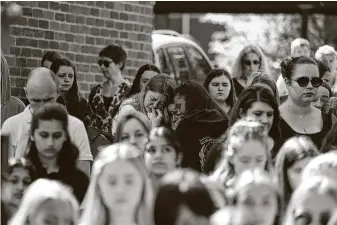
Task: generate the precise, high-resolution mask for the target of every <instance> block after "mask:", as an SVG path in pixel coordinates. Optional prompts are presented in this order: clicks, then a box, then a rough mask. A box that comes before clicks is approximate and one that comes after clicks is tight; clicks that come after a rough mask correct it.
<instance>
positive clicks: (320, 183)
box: [283, 176, 337, 225]
mask: <svg viewBox="0 0 337 225" xmlns="http://www.w3.org/2000/svg"><path fill="white" fill-rule="evenodd" d="M306 192H311V193H317V194H325V195H328V196H329V197H330V198H331V199H332V200H333V201H334V202H335V203H336V206H337V183H335V182H334V181H332V180H331V179H327V178H324V177H319V176H314V177H310V179H306V180H303V182H302V183H301V184H300V185H299V186H298V188H297V189H296V190H295V191H294V193H293V195H292V197H291V199H290V202H289V205H288V209H287V212H286V214H285V217H284V220H283V224H284V225H294V224H295V223H294V218H293V213H294V209H295V207H296V202H297V201H298V199H299V198H301V196H303V195H304V193H306Z"/></svg>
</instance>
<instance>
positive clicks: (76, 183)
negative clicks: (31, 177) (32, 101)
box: [27, 103, 89, 202]
mask: <svg viewBox="0 0 337 225" xmlns="http://www.w3.org/2000/svg"><path fill="white" fill-rule="evenodd" d="M78 154H79V152H78V149H77V148H76V146H75V145H73V144H72V143H71V141H70V138H69V133H68V114H67V112H66V110H65V108H64V106H62V105H61V104H59V103H46V104H45V105H43V106H41V107H40V108H39V109H38V110H37V111H36V112H34V115H33V119H32V123H31V136H30V140H29V149H28V154H27V158H28V159H30V160H31V162H32V163H33V165H34V166H35V167H36V170H37V178H48V179H52V180H58V181H61V182H63V183H65V184H67V185H69V186H71V187H72V188H73V190H74V195H75V196H76V198H77V200H78V201H79V202H81V201H82V199H83V197H84V194H85V192H86V190H87V187H88V184H89V179H88V177H87V175H86V174H84V173H83V172H82V171H81V170H79V169H77V168H76V160H77V157H78Z"/></svg>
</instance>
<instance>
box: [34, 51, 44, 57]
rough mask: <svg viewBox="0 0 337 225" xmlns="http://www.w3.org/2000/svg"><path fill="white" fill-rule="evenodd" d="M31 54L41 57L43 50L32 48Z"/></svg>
mask: <svg viewBox="0 0 337 225" xmlns="http://www.w3.org/2000/svg"><path fill="white" fill-rule="evenodd" d="M32 55H33V57H37V58H42V56H43V52H42V50H40V49H33V50H32Z"/></svg>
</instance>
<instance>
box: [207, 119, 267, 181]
mask: <svg viewBox="0 0 337 225" xmlns="http://www.w3.org/2000/svg"><path fill="white" fill-rule="evenodd" d="M223 149H225V150H224V151H223V153H222V154H223V155H222V158H221V161H220V163H219V164H218V166H217V168H216V170H215V171H214V173H213V174H212V175H211V177H212V179H214V180H217V181H220V182H221V183H223V184H224V185H225V186H226V187H232V186H233V184H234V183H235V181H236V179H237V177H238V176H239V175H240V174H241V173H242V172H243V171H245V170H247V169H254V168H260V169H262V170H265V171H267V172H269V173H271V172H272V160H271V158H270V155H269V152H268V136H267V131H266V129H265V127H264V126H263V125H262V124H261V123H259V122H256V121H248V119H246V120H240V121H238V122H236V123H235V124H234V125H233V126H232V127H231V128H230V130H229V132H228V136H227V139H226V142H225V143H224V146H223Z"/></svg>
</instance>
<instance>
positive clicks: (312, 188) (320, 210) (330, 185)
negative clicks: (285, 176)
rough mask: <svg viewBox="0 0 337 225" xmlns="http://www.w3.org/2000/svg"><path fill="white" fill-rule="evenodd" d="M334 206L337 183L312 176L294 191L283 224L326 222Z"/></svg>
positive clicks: (336, 200)
mask: <svg viewBox="0 0 337 225" xmlns="http://www.w3.org/2000/svg"><path fill="white" fill-rule="evenodd" d="M336 208H337V184H336V183H335V182H333V181H331V180H329V179H326V178H324V177H317V176H316V177H315V176H314V177H311V178H310V179H306V180H303V182H302V183H301V184H300V185H299V187H298V188H297V189H296V190H295V191H294V193H293V195H292V197H291V200H290V203H289V205H288V209H287V213H286V215H285V218H284V220H283V224H284V225H295V224H322V225H323V224H327V223H328V222H329V220H330V217H331V216H332V214H333V213H334V211H335V210H336Z"/></svg>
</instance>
